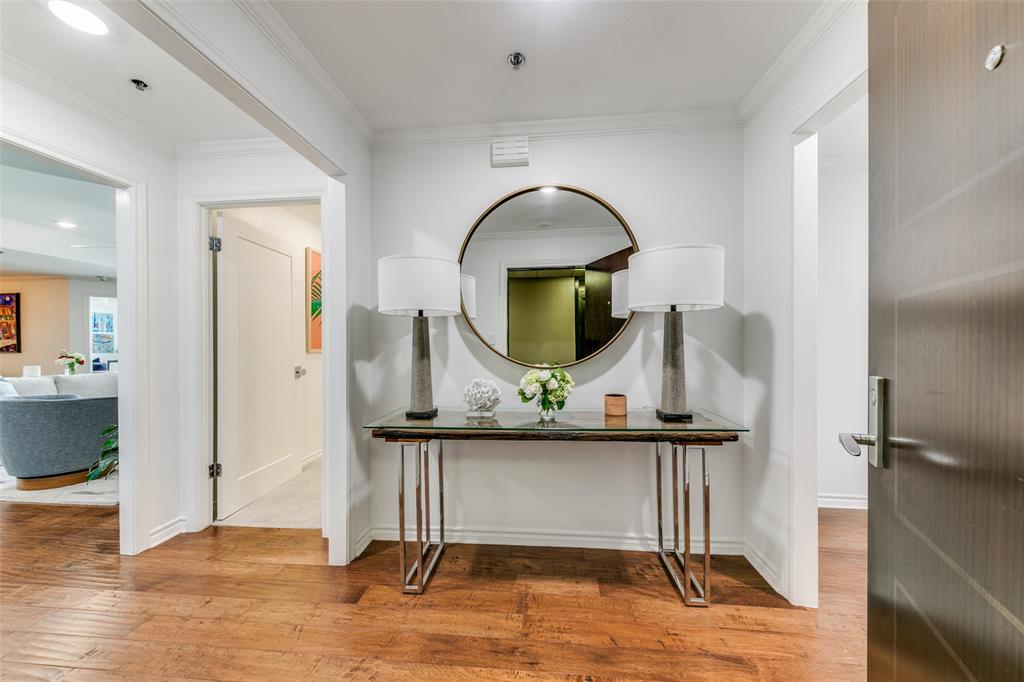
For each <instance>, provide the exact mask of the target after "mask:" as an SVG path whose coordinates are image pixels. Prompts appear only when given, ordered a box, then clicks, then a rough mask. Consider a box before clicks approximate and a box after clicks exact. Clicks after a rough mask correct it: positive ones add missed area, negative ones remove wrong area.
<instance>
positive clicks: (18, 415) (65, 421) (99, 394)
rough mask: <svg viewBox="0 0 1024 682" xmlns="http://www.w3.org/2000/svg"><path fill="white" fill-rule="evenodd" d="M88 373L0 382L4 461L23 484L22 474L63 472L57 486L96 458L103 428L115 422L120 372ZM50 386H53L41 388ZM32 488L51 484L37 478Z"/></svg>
mask: <svg viewBox="0 0 1024 682" xmlns="http://www.w3.org/2000/svg"><path fill="white" fill-rule="evenodd" d="M89 376H90V375H80V376H77V377H64V376H57V377H38V378H33V379H32V380H28V379H21V378H11V379H6V380H3V381H0V384H5V385H0V460H2V461H3V466H4V469H5V470H6V471H7V473H8V474H9V475H11V476H15V477H17V478H18V479H19V480H18V487H19V488H20V487H25V486H23V479H24V480H28V479H42V478H49V477H55V476H61V477H62V478H63V479H65V480H61V481H60V482H58V483H56V485H61V484H67V483H69V482H73V481H68V480H66V477H65V476H64V475H65V474H70V473H72V472H81V471H84V470H86V469H88V468H89V466H90V465H91V464H92V463H93V462H95V461H96V458H97V457H98V456H99V452H100V446H101V445H102V443H103V436H101V435H100V434H101V432H102V431H103V429H105V428H106V427H108V426H110V425H111V424H116V423H117V393H116V392H117V377H116V375H112V376H111V375H107V376H101V375H94V376H93V377H91V378H87V377H89ZM48 382H52V384H48ZM50 385H52V386H53V387H54V390H52V392H50V393H45V392H43V391H45V390H48V389H49V386H50ZM12 389H13V391H12ZM62 389H63V390H62ZM71 390H81V392H82V393H84V394H86V395H84V396H83V395H81V394H79V393H77V392H74V393H73V392H71ZM22 391H23V392H22ZM111 392H113V395H110V393H111ZM89 394H91V395H89ZM105 394H106V395H105ZM31 487H39V488H42V487H47V485H46V482H45V481H43V480H36V481H32V482H31Z"/></svg>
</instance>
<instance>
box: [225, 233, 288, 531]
mask: <svg viewBox="0 0 1024 682" xmlns="http://www.w3.org/2000/svg"><path fill="white" fill-rule="evenodd" d="M218 224H219V235H220V237H221V252H220V253H219V254H218V256H217V461H218V463H220V464H221V476H220V477H219V478H218V479H217V514H216V516H217V519H224V518H226V517H227V516H230V515H231V514H233V513H234V512H236V511H238V510H239V509H241V508H242V507H244V506H245V505H247V504H249V503H250V502H252V501H253V500H255V499H256V498H257V497H259V496H260V495H263V494H264V493H266V492H268V491H270V490H272V489H273V488H276V487H277V486H279V485H281V484H282V483H284V482H285V481H287V480H289V479H290V478H292V477H293V476H296V475H298V474H299V473H300V471H301V469H302V462H301V456H300V455H299V453H297V452H296V451H295V444H296V442H297V439H296V433H297V432H296V429H297V426H296V423H297V416H298V415H297V413H296V412H297V401H296V392H297V388H296V380H295V376H294V357H295V350H296V349H295V346H294V344H295V343H296V339H295V338H294V334H293V320H294V319H295V314H296V311H295V310H294V309H293V306H294V305H295V303H294V302H295V300H296V292H295V291H294V290H293V287H294V286H295V281H296V278H295V277H294V274H295V268H299V267H304V264H302V263H296V262H294V259H293V258H292V255H291V251H290V249H289V246H288V244H287V243H286V242H285V241H284V240H281V239H278V238H277V237H275V236H273V235H271V234H268V233H266V232H263V231H262V230H259V229H256V228H255V227H252V226H251V225H248V224H246V223H243V222H241V221H239V220H237V219H233V218H231V217H230V216H222V217H221V218H219V220H218Z"/></svg>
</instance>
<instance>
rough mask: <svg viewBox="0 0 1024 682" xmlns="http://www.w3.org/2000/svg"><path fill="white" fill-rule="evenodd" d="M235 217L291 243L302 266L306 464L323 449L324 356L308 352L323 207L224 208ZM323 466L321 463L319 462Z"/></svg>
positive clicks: (299, 341) (299, 355) (297, 321)
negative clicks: (310, 279) (310, 294)
mask: <svg viewBox="0 0 1024 682" xmlns="http://www.w3.org/2000/svg"><path fill="white" fill-rule="evenodd" d="M223 213H224V215H225V217H228V216H230V217H232V218H235V219H236V220H240V221H242V222H244V223H247V224H249V225H252V226H253V227H255V228H257V229H260V230H263V231H264V232H267V233H269V234H272V235H275V236H276V237H278V238H279V239H283V240H284V241H285V242H287V244H288V245H289V253H290V255H291V257H292V262H293V263H296V264H297V265H298V267H296V268H295V270H294V272H293V273H292V277H293V280H294V281H293V282H292V291H293V292H294V295H295V301H294V305H293V308H292V309H293V310H294V311H295V314H294V318H293V319H292V339H293V344H294V346H293V347H294V349H295V356H294V358H293V362H292V364H293V365H296V366H299V367H303V368H305V370H306V375H305V376H304V377H302V378H301V379H300V380H299V381H298V386H297V390H296V396H297V399H298V415H299V420H298V421H299V423H298V429H297V432H296V434H295V435H296V439H297V442H296V444H295V452H298V453H299V456H300V457H301V459H302V462H303V464H304V465H305V464H306V463H307V462H310V461H311V460H312V459H313V458H315V457H318V456H319V455H320V453H321V450H322V449H323V428H324V422H323V402H324V372H323V368H324V362H323V360H324V356H323V353H320V352H314V353H310V352H307V351H306V268H305V263H306V247H310V248H312V249H315V250H316V251H320V250H321V248H322V246H321V243H320V242H321V240H320V207H319V206H316V207H313V208H311V210H310V211H309V214H305V213H301V212H296V211H295V210H293V209H290V208H286V207H281V206H253V207H247V208H229V209H225V210H224V211H223ZM317 465H318V466H319V463H318V462H317Z"/></svg>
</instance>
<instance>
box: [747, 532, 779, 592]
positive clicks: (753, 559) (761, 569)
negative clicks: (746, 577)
mask: <svg viewBox="0 0 1024 682" xmlns="http://www.w3.org/2000/svg"><path fill="white" fill-rule="evenodd" d="M742 554H743V556H744V557H745V558H746V560H747V561H749V562H750V565H751V566H753V567H754V570H755V571H757V572H758V573H760V574H761V577H762V578H764V579H765V580H766V581H767V582H768V584H769V585H771V588H772V589H773V590H775V591H776V592H778V593H779V594H781V595H782V596H783V597H786V593H785V591H784V590H783V585H782V576H781V575H779V569H778V568H777V567H775V566H773V565H772V562H770V561H768V558H767V557H766V556H765V555H763V554H761V552H759V551H757V550H756V549H754V548H753V547H751V546H750V545H748V544H746V543H744V545H743V552H742ZM786 598H787V599H788V598H789V597H786Z"/></svg>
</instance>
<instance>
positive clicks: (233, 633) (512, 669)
mask: <svg viewBox="0 0 1024 682" xmlns="http://www.w3.org/2000/svg"><path fill="white" fill-rule="evenodd" d="M820 518H821V523H820V533H821V542H820V547H821V566H820V575H821V595H820V601H821V608H819V609H804V608H798V607H794V606H792V605H790V604H789V603H788V602H786V601H785V600H784V599H782V598H781V597H780V596H779V595H778V594H776V593H775V592H774V591H773V590H772V589H771V588H770V587H769V586H768V584H767V583H766V582H765V581H764V579H763V578H761V576H760V575H758V574H757V572H756V571H755V570H754V569H753V568H752V567H751V566H750V564H749V563H748V562H747V561H746V560H745V559H744V558H743V557H735V556H722V557H719V556H716V557H713V558H712V566H713V574H714V576H713V591H714V597H715V602H714V604H712V606H711V607H710V608H707V609H692V608H686V607H684V606H683V605H682V604H681V602H680V599H679V597H678V595H677V594H676V593H675V592H674V590H673V589H672V588H671V586H670V585H669V583H668V581H667V579H666V576H665V574H664V572H663V569H662V568H661V566H660V564H659V562H658V560H657V558H656V557H655V556H653V555H652V554H649V553H645V552H617V551H610V550H595V549H573V548H543V547H509V546H487V545H450V546H449V548H448V549H447V550H446V554H445V557H444V560H443V561H442V563H441V564H440V566H439V567H438V571H437V573H436V576H435V580H434V581H433V583H432V584H431V586H430V588H429V590H428V591H427V592H426V593H425V594H423V595H418V596H413V595H407V594H404V593H403V592H402V590H401V589H400V587H399V586H398V585H397V584H396V582H397V581H396V580H395V577H396V576H395V573H396V569H395V567H396V566H397V564H398V557H397V552H398V547H397V544H396V543H387V542H374V543H371V545H370V547H369V548H367V551H366V552H365V553H364V555H363V556H362V557H360V558H359V559H358V560H356V561H354V562H353V563H352V564H351V565H349V566H328V565H327V552H326V543H325V542H324V540H323V538H322V537H321V536H320V533H319V531H315V530H298V529H289V530H284V529H266V528H210V529H207V530H206V531H203V532H200V533H193V534H183V535H179V536H177V537H175V538H172V539H171V540H170V541H168V542H167V543H165V544H164V545H161V546H160V547H157V548H155V549H153V550H150V551H148V552H145V553H143V554H142V555H140V556H135V557H122V556H120V555H119V554H118V551H117V546H118V529H117V514H116V509H114V510H111V509H95V508H73V507H57V506H53V507H48V506H43V505H20V504H13V503H0V534H2V535H0V537H2V544H0V679H3V680H8V679H10V680H33V679H42V680H49V679H58V680H71V681H72V682H75V681H78V682H98V681H110V682H127V681H129V680H131V682H154V681H155V680H162V681H167V680H177V681H179V682H186V681H194V680H225V681H235V680H239V681H240V680H246V682H248V681H250V680H273V681H275V682H277V681H287V682H290V681H291V680H297V681H304V680H335V679H351V680H375V681H380V680H398V681H402V680H455V681H458V680H526V681H534V680H537V681H542V680H580V681H583V680H590V681H591V682H593V681H597V680H627V679H629V680H648V679H649V680H675V679H685V680H727V682H742V681H745V680H778V681H779V682H782V681H783V680H785V681H786V682H790V681H792V680H798V681H799V680H807V681H808V682H810V681H814V682H818V681H819V680H826V679H827V680H830V681H831V680H839V681H846V680H850V681H851V682H852V681H854V680H857V681H860V680H863V679H864V676H865V658H866V622H867V621H866V608H865V604H866V599H865V587H866V570H867V563H866V552H865V543H866V514H865V513H864V512H851V511H843V510H822V512H821V517H820ZM695 563H696V562H695ZM698 567H699V565H698Z"/></svg>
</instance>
